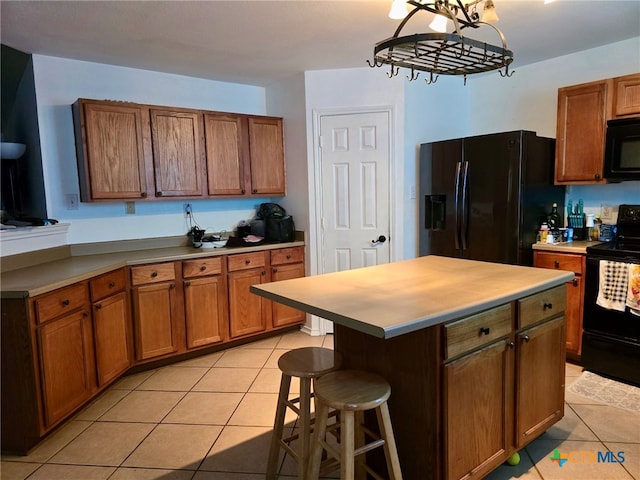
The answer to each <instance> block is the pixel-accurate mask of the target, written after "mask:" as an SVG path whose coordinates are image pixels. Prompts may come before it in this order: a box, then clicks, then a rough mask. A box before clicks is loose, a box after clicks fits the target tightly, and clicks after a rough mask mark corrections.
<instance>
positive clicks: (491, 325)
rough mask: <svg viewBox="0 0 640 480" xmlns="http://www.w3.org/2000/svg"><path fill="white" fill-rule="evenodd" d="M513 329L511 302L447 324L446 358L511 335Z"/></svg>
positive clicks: (445, 333) (445, 328)
mask: <svg viewBox="0 0 640 480" xmlns="http://www.w3.org/2000/svg"><path fill="white" fill-rule="evenodd" d="M512 329H513V315H512V312H511V304H510V303H508V304H506V305H501V306H499V307H496V308H493V309H491V310H487V311H486V312H482V313H479V314H477V315H474V316H472V317H469V318H465V319H464V320H459V321H457V322H453V323H450V324H448V325H445V326H444V335H445V358H446V359H447V360H448V359H450V358H453V357H456V356H458V355H460V354H462V353H465V352H469V351H472V350H474V349H476V348H478V347H481V346H482V345H485V344H488V343H490V342H493V341H494V340H496V339H498V338H500V337H504V336H505V335H509V334H510V333H511V331H512Z"/></svg>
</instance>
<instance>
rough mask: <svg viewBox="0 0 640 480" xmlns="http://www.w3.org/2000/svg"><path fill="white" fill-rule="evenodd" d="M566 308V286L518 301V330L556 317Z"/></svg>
mask: <svg viewBox="0 0 640 480" xmlns="http://www.w3.org/2000/svg"><path fill="white" fill-rule="evenodd" d="M566 308H567V287H566V286H565V285H561V286H559V287H555V288H552V289H550V290H545V291H544V292H540V293H536V294H535V295H531V296H530V297H526V298H523V299H521V300H518V328H523V327H526V326H527V325H533V324H534V323H537V322H539V321H541V320H544V319H546V318H551V317H554V316H556V315H558V314H559V313H562V312H564V311H565V310H566Z"/></svg>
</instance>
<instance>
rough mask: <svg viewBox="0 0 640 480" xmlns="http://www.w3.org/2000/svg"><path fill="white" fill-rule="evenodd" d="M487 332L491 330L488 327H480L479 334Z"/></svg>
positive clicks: (487, 333)
mask: <svg viewBox="0 0 640 480" xmlns="http://www.w3.org/2000/svg"><path fill="white" fill-rule="evenodd" d="M489 332H491V329H490V328H489V327H482V328H480V335H489Z"/></svg>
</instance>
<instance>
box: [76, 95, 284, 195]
mask: <svg viewBox="0 0 640 480" xmlns="http://www.w3.org/2000/svg"><path fill="white" fill-rule="evenodd" d="M73 113H74V126H75V130H76V151H77V155H78V171H79V177H80V196H81V200H82V201H83V202H91V201H105V200H112V201H114V200H123V199H124V200H142V199H147V200H153V199H161V198H176V197H180V198H202V197H217V196H244V195H284V194H285V167H284V135H283V127H282V119H281V118H276V117H262V116H252V115H239V114H232V113H220V112H208V111H201V110H193V109H181V108H173V107H156V106H151V105H138V104H133V103H124V102H111V101H101V100H87V99H79V100H78V101H77V102H76V103H74V105H73Z"/></svg>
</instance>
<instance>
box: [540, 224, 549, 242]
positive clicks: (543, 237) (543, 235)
mask: <svg viewBox="0 0 640 480" xmlns="http://www.w3.org/2000/svg"><path fill="white" fill-rule="evenodd" d="M539 236H540V243H547V238H548V237H549V225H547V223H546V222H543V223H542V225H540V232H539Z"/></svg>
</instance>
